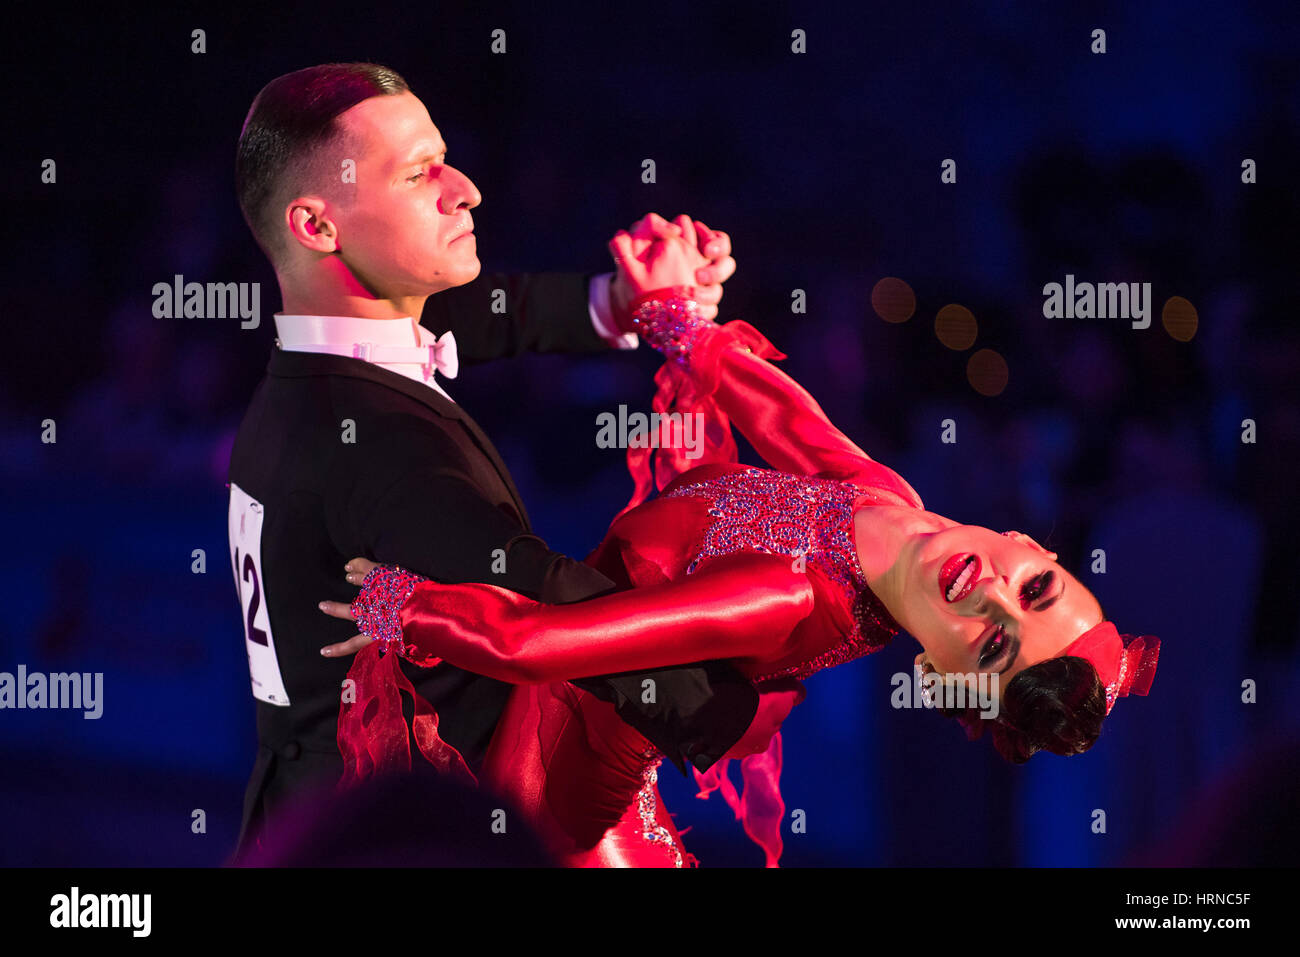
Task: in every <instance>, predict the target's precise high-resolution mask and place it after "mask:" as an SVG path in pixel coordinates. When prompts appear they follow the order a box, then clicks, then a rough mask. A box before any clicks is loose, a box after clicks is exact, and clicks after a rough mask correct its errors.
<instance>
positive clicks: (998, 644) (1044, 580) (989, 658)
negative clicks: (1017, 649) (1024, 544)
mask: <svg viewBox="0 0 1300 957" xmlns="http://www.w3.org/2000/svg"><path fill="white" fill-rule="evenodd" d="M1055 578H1056V573H1055V572H1053V571H1050V570H1049V571H1045V572H1043V573H1042V574H1041V575H1037V576H1035V577H1033V578H1031V579H1029V581H1027V582H1025V584H1024V586H1023V587H1022V588H1021V589H1020V597H1021V599H1022V600H1024V601H1029V602H1033V601H1037V600H1038V599H1039V598H1042V597H1043V596H1044V595H1046V594H1047V592H1048V591H1049V590H1050V589H1051V587H1052V581H1053V580H1054V579H1055ZM1009 644H1010V640H1009V639H1008V638H1007V629H1006V627H1005V626H1003V625H999V626H998V630H997V631H995V632H994V633H993V637H992V638H990V639H989V640H988V641H987V642H986V643H985V645H984V650H983V652H982V653H981V654H980V661H979V664H980V667H981V668H984V667H987V666H988V665H990V664H992V663H993V661H995V660H996V659H997V658H999V657H1001V656H1002V654H1003V652H1005V651H1006V650H1007V646H1008V645H1009Z"/></svg>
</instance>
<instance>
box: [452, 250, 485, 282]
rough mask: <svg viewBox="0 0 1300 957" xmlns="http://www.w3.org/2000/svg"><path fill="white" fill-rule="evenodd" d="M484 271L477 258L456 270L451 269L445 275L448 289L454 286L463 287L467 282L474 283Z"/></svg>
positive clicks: (458, 266) (460, 265)
mask: <svg viewBox="0 0 1300 957" xmlns="http://www.w3.org/2000/svg"><path fill="white" fill-rule="evenodd" d="M482 271H483V264H482V263H480V262H479V261H478V257H477V256H475V257H474V258H473V259H471V260H470V261H469V262H466V263H463V264H459V265H457V267H456V268H455V269H449V270H447V272H446V273H445V274H444V275H445V276H446V279H447V288H449V289H450V288H451V287H452V286H463V285H465V283H467V282H473V281H474V280H475V279H477V278H478V274H479V273H480V272H482Z"/></svg>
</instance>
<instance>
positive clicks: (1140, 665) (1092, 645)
mask: <svg viewBox="0 0 1300 957" xmlns="http://www.w3.org/2000/svg"><path fill="white" fill-rule="evenodd" d="M1061 654H1062V655H1073V656H1075V657H1077V658H1086V659H1087V660H1088V661H1090V662H1091V663H1092V666H1093V667H1094V668H1096V669H1097V675H1098V677H1100V678H1101V683H1102V684H1104V685H1105V686H1106V713H1107V714H1110V709H1111V708H1113V707H1115V702H1116V701H1118V700H1119V699H1120V698H1123V697H1124V696H1125V695H1129V694H1141V695H1144V694H1146V693H1147V692H1148V691H1149V690H1150V689H1151V681H1152V679H1154V678H1155V676H1156V660H1157V659H1158V658H1159V657H1160V639H1159V638H1157V637H1156V636H1155V635H1140V636H1138V637H1134V636H1133V635H1121V634H1120V633H1119V631H1118V629H1116V627H1115V625H1114V623H1113V622H1109V621H1103V622H1101V623H1100V624H1098V625H1095V626H1093V627H1092V628H1089V629H1088V630H1087V631H1085V632H1084V633H1083V634H1082V635H1080V636H1079V637H1078V638H1076V639H1075V640H1074V641H1073V642H1072V643H1071V644H1070V646H1069V647H1068V648H1066V649H1065V650H1064V651H1062V652H1061Z"/></svg>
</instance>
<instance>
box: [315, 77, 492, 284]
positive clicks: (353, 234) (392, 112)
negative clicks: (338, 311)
mask: <svg viewBox="0 0 1300 957" xmlns="http://www.w3.org/2000/svg"><path fill="white" fill-rule="evenodd" d="M338 122H339V124H340V125H341V126H342V127H343V129H344V130H345V131H346V134H347V139H346V141H347V142H351V143H352V144H354V146H353V149H355V150H356V152H357V153H358V155H356V156H353V157H351V158H352V159H354V160H356V175H357V181H356V184H355V186H354V187H352V188H353V189H355V194H354V199H353V201H351V202H348V203H346V204H343V205H341V206H335V207H333V208H331V209H330V210H329V213H328V215H329V216H330V218H332V219H333V220H334V223H335V225H336V227H337V229H338V236H337V241H338V250H339V255H340V256H341V258H342V259H343V261H344V262H345V263H346V264H347V265H348V267H349V268H350V269H351V271H352V273H353V275H354V276H356V277H357V279H358V280H359V281H360V282H361V283H362V285H364V286H365V287H366V289H367V290H368V291H369V292H370V293H371V294H373V295H375V296H376V297H377V298H384V299H389V298H397V297H400V296H425V295H431V294H432V293H435V292H439V291H440V290H443V289H448V288H450V287H452V286H460V285H463V284H464V283H467V282H469V281H470V280H472V279H473V278H475V277H476V276H477V275H478V273H479V268H480V267H479V261H478V246H477V240H476V239H475V238H474V235H473V232H472V230H473V228H474V221H473V219H472V218H471V216H470V214H469V211H470V210H471V209H473V208H474V207H475V206H477V205H478V204H479V202H480V201H481V199H482V197H481V196H480V195H479V191H478V189H477V188H475V186H474V184H473V183H472V182H470V180H469V177H467V176H465V175H464V174H463V173H461V172H460V171H459V170H457V169H455V168H454V167H451V166H448V165H447V162H446V160H447V146H446V144H445V143H444V142H443V140H442V134H440V133H439V132H438V128H437V127H436V126H434V125H433V120H432V119H430V118H429V111H428V110H426V109H425V108H424V104H423V103H421V102H420V100H419V98H418V97H416V96H415V95H414V94H412V93H401V94H398V95H395V96H375V97H371V98H370V99H368V100H363V101H362V102H361V103H358V104H357V105H356V106H354V107H352V108H351V109H349V110H347V111H346V112H344V113H343V114H342V115H340V116H339V118H338ZM335 168H338V167H335ZM343 188H345V189H346V188H349V187H347V186H346V185H345V186H344V187H343Z"/></svg>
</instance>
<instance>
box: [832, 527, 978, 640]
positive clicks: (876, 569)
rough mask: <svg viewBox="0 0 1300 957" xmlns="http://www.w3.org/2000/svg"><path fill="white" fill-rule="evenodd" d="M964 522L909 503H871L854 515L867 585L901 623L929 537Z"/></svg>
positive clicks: (859, 557)
mask: <svg viewBox="0 0 1300 957" xmlns="http://www.w3.org/2000/svg"><path fill="white" fill-rule="evenodd" d="M958 524H960V523H959V522H954V521H953V520H952V519H949V518H944V517H943V516H942V515H937V514H935V513H934V512H927V511H925V510H924V509H919V508H912V507H911V506H907V505H869V506H867V507H865V508H860V509H858V510H857V512H855V513H854V515H853V544H854V547H855V548H856V549H857V552H858V562H859V563H860V564H861V566H862V571H863V574H864V575H866V578H867V587H868V588H870V589H871V593H872V594H873V595H875V596H876V597H877V598H878V599H880V602H881V603H882V604H883V605H884V606H885V608H886V609H887V610H888V611H889V613H890V614H891V615H893V616H894V619H895V620H896V621H898V622H899V623H900V624H901V623H902V617H901V616H904V615H905V611H904V607H905V605H904V601H903V598H904V591H905V589H906V587H907V581H908V575H909V572H910V571H911V570H912V568H913V566H914V565H915V564H916V561H917V554H918V553H919V551H920V549H921V548H922V547H923V546H924V544H925V540H926V539H927V538H929V536H931V535H933V534H935V533H936V532H941V531H943V530H944V529H946V528H952V527H953V526H954V525H958Z"/></svg>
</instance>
